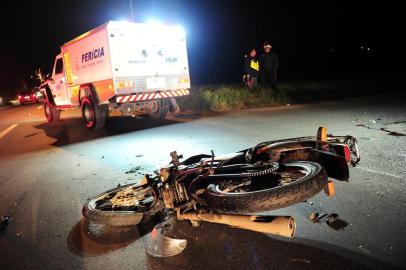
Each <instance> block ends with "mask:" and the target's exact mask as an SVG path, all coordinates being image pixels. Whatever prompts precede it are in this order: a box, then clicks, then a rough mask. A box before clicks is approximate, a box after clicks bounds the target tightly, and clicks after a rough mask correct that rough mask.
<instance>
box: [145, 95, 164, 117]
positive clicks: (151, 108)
mask: <svg viewBox="0 0 406 270" xmlns="http://www.w3.org/2000/svg"><path fill="white" fill-rule="evenodd" d="M146 111H147V114H148V115H149V116H150V117H151V118H153V119H163V118H165V116H166V115H167V114H168V112H169V102H168V101H167V100H165V99H162V100H155V101H151V102H149V103H148V105H147V108H146Z"/></svg>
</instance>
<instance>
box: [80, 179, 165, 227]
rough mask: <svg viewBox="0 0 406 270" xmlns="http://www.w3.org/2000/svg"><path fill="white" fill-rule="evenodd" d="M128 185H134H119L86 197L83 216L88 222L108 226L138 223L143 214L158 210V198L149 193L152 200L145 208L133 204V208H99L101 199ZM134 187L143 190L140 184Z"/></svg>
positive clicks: (148, 214)
mask: <svg viewBox="0 0 406 270" xmlns="http://www.w3.org/2000/svg"><path fill="white" fill-rule="evenodd" d="M129 186H134V184H127V185H123V186H119V187H117V188H113V189H111V190H108V191H105V192H103V193H100V194H98V195H96V196H94V197H92V198H90V199H88V200H87V201H86V202H85V204H84V205H83V209H82V214H83V217H84V218H85V219H86V220H87V221H89V222H94V223H99V224H104V225H108V226H130V225H137V224H138V223H140V222H141V221H142V220H143V218H144V216H145V215H147V216H153V215H155V214H156V213H157V212H158V211H159V206H160V200H159V199H158V198H157V197H156V196H155V195H151V196H154V198H153V202H152V203H150V204H149V205H148V207H147V208H143V209H140V208H139V207H135V206H134V209H131V210H125V209H120V208H115V207H112V206H110V209H109V208H108V207H109V206H107V208H104V209H102V208H101V206H100V201H101V200H102V199H105V198H111V197H114V195H115V194H116V193H117V192H119V191H121V190H124V189H126V188H128V187H129ZM134 188H137V191H138V192H142V191H143V190H144V188H143V187H141V186H134Z"/></svg>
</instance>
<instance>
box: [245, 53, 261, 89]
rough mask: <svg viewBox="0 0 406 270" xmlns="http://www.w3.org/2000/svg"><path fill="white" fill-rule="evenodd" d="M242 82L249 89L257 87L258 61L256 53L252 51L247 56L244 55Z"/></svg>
mask: <svg viewBox="0 0 406 270" xmlns="http://www.w3.org/2000/svg"><path fill="white" fill-rule="evenodd" d="M244 71H245V73H244V76H243V81H244V82H245V83H246V84H247V86H248V87H249V88H250V89H254V88H256V87H257V85H258V75H259V60H258V59H257V51H256V50H255V49H252V50H251V51H250V52H249V54H248V55H245V62H244Z"/></svg>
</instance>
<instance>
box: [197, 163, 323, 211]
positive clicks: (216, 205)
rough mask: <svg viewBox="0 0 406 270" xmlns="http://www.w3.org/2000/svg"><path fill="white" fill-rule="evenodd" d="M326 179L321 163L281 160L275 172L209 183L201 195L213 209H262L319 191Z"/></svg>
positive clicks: (302, 199) (276, 206) (308, 196)
mask: <svg viewBox="0 0 406 270" xmlns="http://www.w3.org/2000/svg"><path fill="white" fill-rule="evenodd" d="M243 181H246V184H244V182H243ZM327 181H328V178H327V174H326V172H325V170H324V169H323V167H322V166H321V165H320V164H317V163H314V162H304V161H298V162H290V163H285V164H280V165H279V168H278V169H277V170H276V172H274V173H272V174H270V175H266V176H262V177H258V178H251V179H225V180H223V181H216V182H215V183H208V184H209V185H208V187H207V190H206V192H204V193H203V194H202V196H203V198H204V200H205V201H206V203H207V204H208V205H209V207H210V209H212V210H213V211H218V212H221V213H256V212H265V211H271V210H275V209H279V208H283V207H287V206H290V205H293V204H296V203H299V202H303V201H306V200H308V199H309V198H311V197H313V196H314V195H316V194H317V193H319V192H320V191H321V190H322V189H323V188H324V187H325V186H326V184H327Z"/></svg>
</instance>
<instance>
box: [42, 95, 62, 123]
mask: <svg viewBox="0 0 406 270" xmlns="http://www.w3.org/2000/svg"><path fill="white" fill-rule="evenodd" d="M44 113H45V117H46V118H47V121H48V122H49V123H56V122H58V121H59V119H60V118H61V110H58V109H57V107H56V106H55V105H52V104H51V103H50V102H49V101H48V100H45V101H44Z"/></svg>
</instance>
